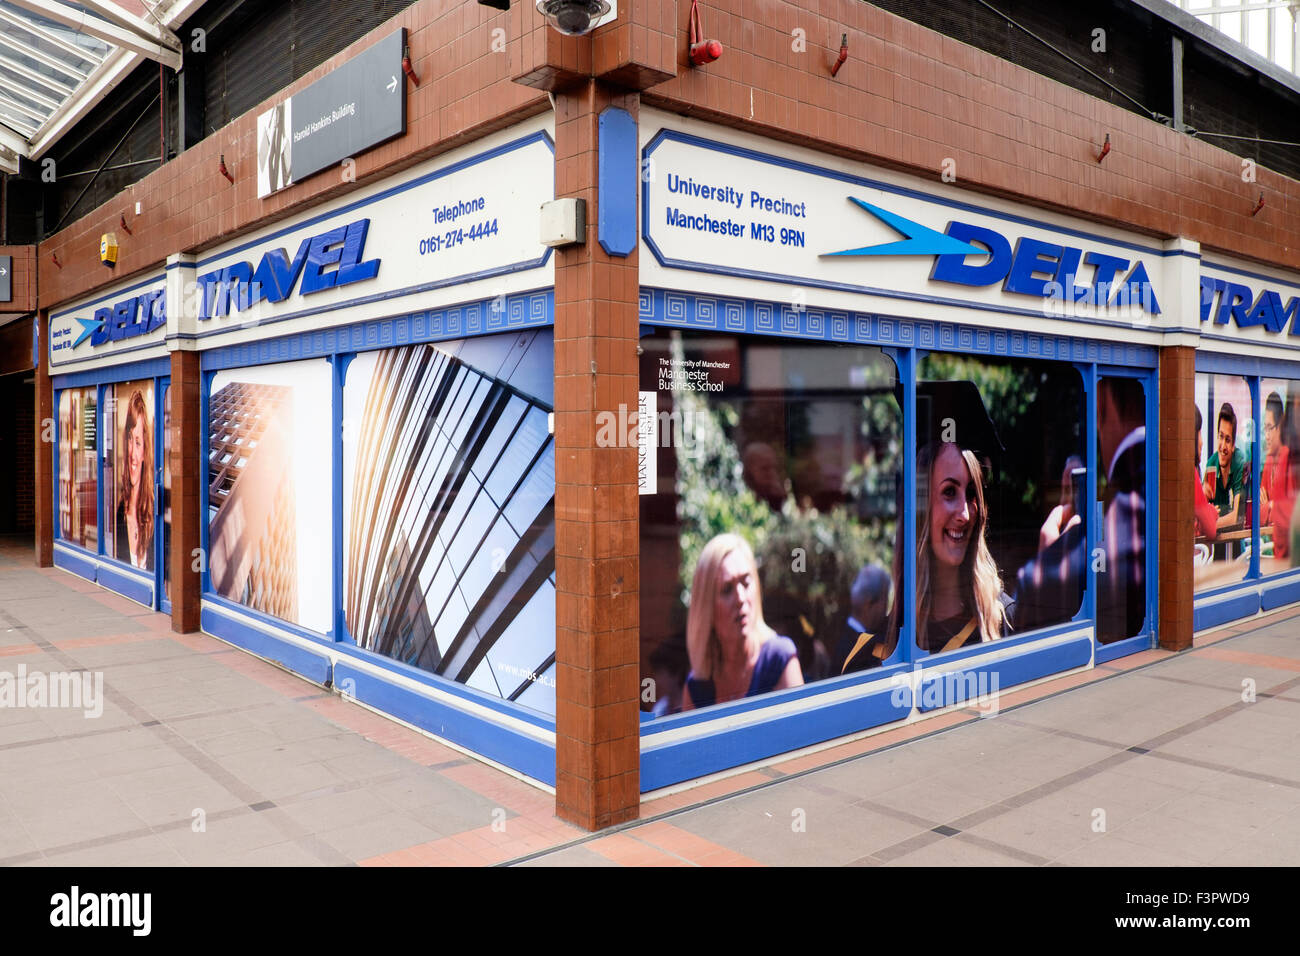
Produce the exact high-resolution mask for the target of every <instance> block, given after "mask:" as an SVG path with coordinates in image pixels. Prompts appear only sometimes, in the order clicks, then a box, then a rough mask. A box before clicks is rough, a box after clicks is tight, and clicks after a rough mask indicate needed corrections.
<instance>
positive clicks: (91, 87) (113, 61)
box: [27, 49, 140, 159]
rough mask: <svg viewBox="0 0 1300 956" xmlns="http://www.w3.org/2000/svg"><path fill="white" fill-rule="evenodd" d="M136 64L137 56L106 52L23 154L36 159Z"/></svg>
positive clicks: (122, 52)
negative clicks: (104, 56)
mask: <svg viewBox="0 0 1300 956" xmlns="http://www.w3.org/2000/svg"><path fill="white" fill-rule="evenodd" d="M139 62H140V59H139V55H138V54H135V53H131V52H129V51H127V50H122V49H117V50H114V51H113V52H112V53H110V54H109V55H108V56H107V58H105V60H104V62H103V63H101V64H100V65H99V66H98V67H96V68H95V71H94V72H93V73H91V74H90V76H89V77H87V78H86V81H85V82H84V83H82V84H81V88H80V89H78V90H77V94H76V95H75V96H70V97H68V99H67V100H65V101H64V103H63V105H62V106H60V107H59V108H58V109H57V110H55V111H54V112H53V113H51V114H50V118H49V119H48V120H46V121H45V125H44V126H42V127H41V128H40V131H39V132H38V133H37V134H36V135H35V136H33V137H32V141H31V144H30V147H29V150H28V153H27V155H28V156H30V157H31V158H32V159H39V158H40V157H41V155H42V154H43V153H45V151H46V150H48V149H49V148H50V147H51V146H53V145H54V144H55V143H56V142H58V140H59V138H60V137H61V136H62V135H63V134H64V133H66V132H67V131H68V130H69V129H71V128H72V127H73V126H74V125H75V124H76V123H77V122H78V121H79V120H80V119H81V118H82V117H84V116H85V115H86V114H87V113H89V112H90V111H91V110H92V109H94V107H95V106H97V105H98V104H99V103H100V101H101V100H103V99H104V98H105V97H106V96H108V94H109V93H111V92H112V91H113V87H114V86H116V85H117V83H118V82H119V81H120V80H121V79H122V78H123V77H124V76H126V74H127V73H129V72H130V71H131V68H132V67H134V66H135V65H136V64H137V63H139Z"/></svg>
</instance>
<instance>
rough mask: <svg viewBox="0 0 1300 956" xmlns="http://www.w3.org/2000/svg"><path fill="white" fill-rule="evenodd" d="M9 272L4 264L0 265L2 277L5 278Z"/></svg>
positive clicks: (0, 276) (0, 275)
mask: <svg viewBox="0 0 1300 956" xmlns="http://www.w3.org/2000/svg"><path fill="white" fill-rule="evenodd" d="M8 274H9V270H8V269H6V268H5V267H4V266H0V278H4V277H5V276H7V275H8Z"/></svg>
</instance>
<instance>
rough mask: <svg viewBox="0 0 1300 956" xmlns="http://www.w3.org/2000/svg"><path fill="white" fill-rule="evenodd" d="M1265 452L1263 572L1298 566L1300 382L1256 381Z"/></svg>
mask: <svg viewBox="0 0 1300 956" xmlns="http://www.w3.org/2000/svg"><path fill="white" fill-rule="evenodd" d="M1259 396H1260V400H1261V402H1262V403H1263V406H1264V414H1263V418H1264V428H1263V438H1264V451H1263V458H1262V460H1261V464H1260V482H1259V499H1258V500H1259V541H1260V547H1259V566H1260V572H1261V573H1262V574H1265V575H1268V574H1279V573H1281V572H1283V571H1289V570H1291V569H1292V568H1294V567H1300V560H1298V559H1297V554H1298V553H1300V549H1297V548H1296V547H1295V545H1297V544H1300V540H1297V539H1298V538H1300V522H1295V521H1294V520H1293V518H1294V514H1295V503H1296V497H1297V495H1298V494H1300V381H1295V380H1293V379H1270V378H1266V379H1264V380H1262V381H1261V382H1260V386H1259Z"/></svg>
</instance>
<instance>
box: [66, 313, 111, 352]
mask: <svg viewBox="0 0 1300 956" xmlns="http://www.w3.org/2000/svg"><path fill="white" fill-rule="evenodd" d="M75 321H76V322H77V323H79V324H80V325H81V334H80V335H78V336H77V341H75V342H73V343H72V347H73V348H74V349H75V348H76V347H77V346H78V345H80V344H81V343H82V342H84V341H86V339H88V338H90V337H91V336H92V335H94V334H95V333H96V332H98V331H99V330H100V329H102V328H103V327H104V320H103V319H76V320H75Z"/></svg>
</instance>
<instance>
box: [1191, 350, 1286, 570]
mask: <svg viewBox="0 0 1300 956" xmlns="http://www.w3.org/2000/svg"><path fill="white" fill-rule="evenodd" d="M1259 397H1260V400H1261V404H1262V416H1261V417H1262V420H1263V421H1262V424H1263V428H1262V429H1261V434H1259V435H1256V434H1255V407H1254V404H1253V402H1252V401H1251V394H1250V386H1249V384H1248V383H1247V381H1246V379H1244V378H1242V377H1241V376H1236V375H1212V374H1209V373H1198V374H1197V376H1196V390H1195V402H1196V409H1195V421H1196V469H1195V474H1194V480H1193V484H1192V488H1191V492H1192V495H1193V501H1194V507H1193V511H1194V515H1195V518H1194V520H1195V522H1196V542H1195V545H1194V548H1195V557H1194V562H1193V564H1194V575H1195V581H1196V589H1197V590H1198V591H1201V590H1207V589H1210V588H1215V587H1220V586H1222V585H1225V584H1232V583H1235V582H1237V581H1240V580H1242V578H1244V577H1245V575H1246V572H1247V571H1248V570H1249V569H1250V562H1251V556H1252V551H1253V549H1254V547H1255V544H1254V539H1253V525H1254V521H1255V518H1256V516H1258V519H1259V566H1260V572H1261V573H1262V574H1265V575H1267V574H1272V573H1276V572H1279V571H1285V570H1288V569H1290V568H1291V567H1293V566H1295V564H1296V562H1295V560H1294V556H1295V554H1296V549H1295V548H1294V546H1293V532H1294V531H1300V526H1295V527H1293V521H1292V517H1293V512H1294V506H1295V500H1296V494H1297V490H1298V489H1300V430H1298V429H1297V425H1300V382H1295V381H1288V380H1286V379H1262V380H1261V381H1260V388H1259ZM1256 456H1259V469H1260V478H1259V485H1258V487H1256V485H1255V483H1254V476H1253V469H1254V459H1255V457H1256Z"/></svg>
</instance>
